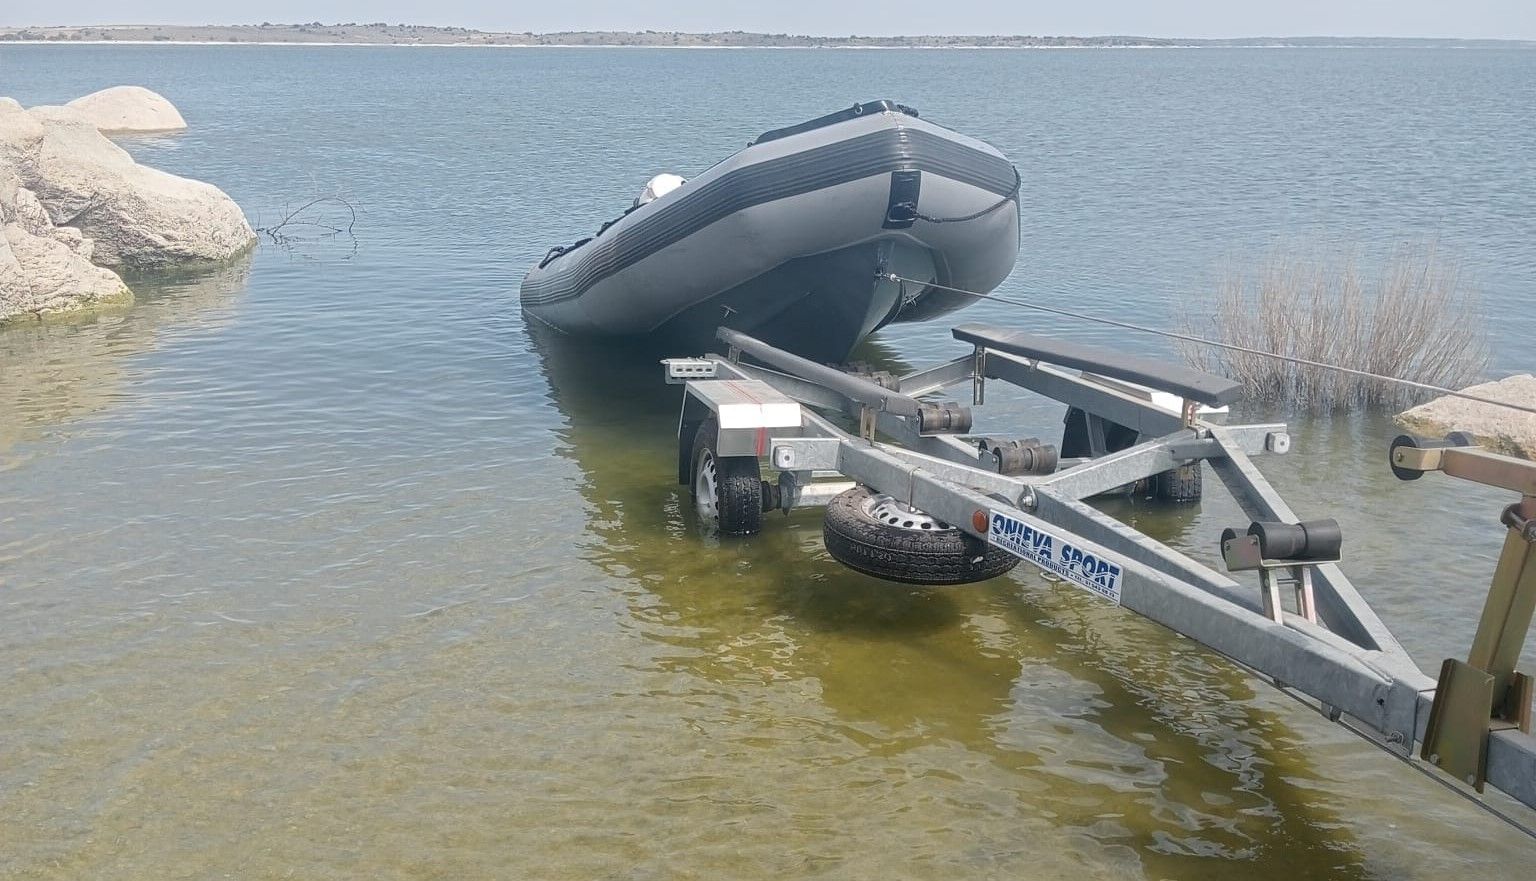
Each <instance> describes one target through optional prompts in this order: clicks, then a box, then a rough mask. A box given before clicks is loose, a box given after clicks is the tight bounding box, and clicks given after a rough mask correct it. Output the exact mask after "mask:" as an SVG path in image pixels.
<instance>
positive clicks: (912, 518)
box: [860, 493, 955, 532]
mask: <svg viewBox="0 0 1536 881" xmlns="http://www.w3.org/2000/svg"><path fill="white" fill-rule="evenodd" d="M860 507H861V508H862V509H863V512H864V516H866V517H868V518H869V519H871V520H873V521H875V522H876V523H879V524H880V525H881V526H885V527H889V528H891V529H906V530H911V531H912V532H945V531H950V530H953V529H955V527H953V526H951V525H949V524H948V523H946V522H944V521H943V520H939V519H938V518H936V517H934V516H932V515H930V514H928V513H926V512H923V511H919V510H918V509H916V508H914V507H912V506H911V505H908V504H905V503H903V502H898V501H897V500H896V499H894V498H892V497H891V496H888V495H886V494H885V493H872V494H870V496H869V498H866V499H865V500H864V501H863V503H862V504H861V505H860Z"/></svg>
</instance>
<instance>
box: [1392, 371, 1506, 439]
mask: <svg viewBox="0 0 1536 881" xmlns="http://www.w3.org/2000/svg"><path fill="white" fill-rule="evenodd" d="M1462 391H1464V392H1466V393H1467V394H1472V395H1477V396H1478V397H1482V398H1488V399H1490V400H1494V401H1507V402H1508V403H1511V404H1519V405H1520V406H1523V407H1536V377H1533V376H1531V374H1529V373H1521V374H1517V375H1515V376H1511V377H1509V378H1507V379H1501V380H1499V381H1497V382H1485V383H1483V384H1481V385H1474V386H1472V387H1471V388H1467V389H1462ZM1397 424H1398V425H1401V426H1403V427H1404V428H1406V429H1408V430H1409V431H1411V432H1413V433H1415V434H1420V435H1424V436H1426V437H1435V438H1438V437H1444V436H1445V435H1446V434H1447V433H1449V432H1452V431H1469V432H1471V433H1472V435H1473V436H1474V437H1476V438H1477V441H1478V443H1479V444H1482V445H1483V446H1485V447H1487V448H1488V449H1490V450H1494V451H1496V452H1500V453H1506V454H1508V455H1511V456H1520V457H1522V458H1525V459H1536V413H1527V412H1524V411H1522V410H1512V409H1510V408H1508V407H1498V406H1495V405H1493V404H1483V403H1479V402H1477V401H1469V400H1466V399H1465V398H1453V397H1449V396H1447V397H1443V398H1436V399H1434V400H1433V401H1430V402H1429V403H1427V404H1420V405H1419V406H1417V407H1414V408H1413V409H1411V410H1405V411H1403V412H1402V413H1399V414H1397Z"/></svg>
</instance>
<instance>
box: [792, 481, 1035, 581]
mask: <svg viewBox="0 0 1536 881" xmlns="http://www.w3.org/2000/svg"><path fill="white" fill-rule="evenodd" d="M821 535H822V541H823V542H824V543H825V544H826V546H827V553H829V554H831V555H832V559H834V560H836V561H838V562H839V563H842V564H843V565H844V566H847V567H848V568H850V569H852V570H854V571H856V572H862V573H864V574H865V575H873V576H874V577H876V578H884V579H885V580H887V581H899V582H902V583H904V584H930V585H940V584H971V583H973V582H977V581H985V580H987V579H988V578H996V577H997V576H999V575H1002V574H1003V573H1005V572H1007V571H1008V570H1010V569H1012V568H1013V567H1014V566H1017V565H1018V564H1019V558H1018V557H1015V556H1013V555H1012V554H1009V553H1008V552H1007V551H1004V550H1002V549H1001V548H996V547H993V546H991V545H990V544H988V543H987V542H984V541H982V540H981V539H979V538H976V537H974V536H972V535H970V534H968V533H966V532H963V531H961V530H960V529H958V528H956V527H954V526H951V525H950V524H948V523H944V522H942V521H939V520H935V519H934V518H932V517H930V516H928V515H927V514H924V513H922V512H920V511H916V510H913V509H912V508H909V507H908V506H906V505H903V504H901V503H900V502H897V501H896V500H895V499H893V498H891V497H890V496H888V495H885V494H883V493H877V492H875V491H874V490H872V489H870V488H869V487H867V486H856V487H854V488H853V489H850V490H848V491H847V492H843V493H839V494H838V495H836V496H834V497H833V498H832V501H830V502H828V503H827V512H826V518H825V519H824V520H823V521H822V529H821Z"/></svg>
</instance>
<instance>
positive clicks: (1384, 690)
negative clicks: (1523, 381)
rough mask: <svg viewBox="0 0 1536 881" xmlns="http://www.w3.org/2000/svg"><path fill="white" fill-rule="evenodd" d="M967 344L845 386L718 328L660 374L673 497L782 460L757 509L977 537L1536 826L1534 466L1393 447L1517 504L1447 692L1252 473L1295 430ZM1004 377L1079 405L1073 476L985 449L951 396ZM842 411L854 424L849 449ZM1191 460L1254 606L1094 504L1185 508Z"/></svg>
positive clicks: (1012, 347)
mask: <svg viewBox="0 0 1536 881" xmlns="http://www.w3.org/2000/svg"><path fill="white" fill-rule="evenodd" d="M953 333H954V336H955V338H956V339H958V340H960V341H962V342H965V343H968V344H970V345H971V346H972V347H973V350H972V352H971V353H969V354H967V355H964V356H963V357H959V358H956V359H954V360H952V361H949V362H947V363H944V364H940V365H938V366H935V367H932V368H929V369H925V370H919V371H916V372H914V373H910V374H907V375H905V376H901V377H892V376H889V375H885V374H867V375H858V374H851V373H849V372H846V371H843V370H839V369H836V368H833V367H828V366H825V365H821V364H817V363H814V362H811V361H808V360H806V359H803V358H800V357H798V356H795V355H793V354H790V353H788V352H785V351H783V350H780V349H776V348H773V347H771V346H768V345H767V344H765V343H762V342H760V341H758V340H755V339H753V338H752V337H749V336H746V335H744V334H741V333H739V332H735V331H731V330H728V329H725V328H722V329H720V331H719V339H720V340H721V341H722V342H724V343H725V344H726V345H727V346H728V347H729V350H728V352H727V354H726V355H724V356H721V355H715V354H711V355H706V356H704V357H702V358H680V359H668V360H667V361H665V362H664V364H665V370H666V376H667V380H668V381H669V382H671V383H676V384H683V385H685V386H686V388H685V393H684V395H683V407H682V415H681V419H680V422H679V433H678V436H679V456H678V477H679V480H680V482H683V483H685V484H691V485H693V486H694V487H695V490H696V491H699V490H701V489H702V490H704V491H705V492H706V493H708V492H710V491H711V490H713V489H714V487H715V486H716V484H713V483H710V482H709V481H710V480H716V479H718V474H716V473H715V472H714V470H713V469H715V468H716V467H717V466H723V465H729V464H731V463H736V464H738V465H741V466H744V470H743V469H737V470H735V471H732V470H731V469H729V468H727V469H725V471H724V472H721V473H733V474H735V475H737V477H740V475H741V474H744V473H746V474H750V475H753V476H755V475H757V474H758V471H757V470H756V469H757V468H758V467H759V464H760V463H761V462H762V461H763V460H765V459H766V461H767V462H768V463H770V465H771V467H772V469H773V470H774V471H777V472H778V480H777V483H776V484H770V483H768V482H762V483H761V485H760V487H759V486H758V484H756V483H754V482H751V481H741V480H738V481H737V482H736V484H735V485H738V486H747V487H751V488H752V489H753V490H754V491H755V492H758V493H760V495H756V496H752V497H751V498H752V499H753V500H755V499H758V498H760V499H761V504H762V508H763V509H764V510H771V509H774V508H779V509H782V510H785V511H788V510H790V509H792V508H799V507H810V506H818V505H827V504H828V503H829V501H831V500H833V499H834V498H835V497H836V496H838V495H840V494H843V493H845V492H849V491H850V490H851V489H852V488H853V487H855V486H856V484H862V485H863V486H866V487H870V488H872V489H873V490H874V491H877V492H879V493H882V494H885V495H886V496H888V497H889V498H890V499H892V500H894V501H896V502H899V503H900V504H901V505H902V506H904V507H902V508H901V510H904V511H912V510H913V509H915V513H916V514H917V516H918V519H923V521H924V522H928V523H931V524H933V525H936V526H937V527H939V528H943V529H954V528H958V529H959V530H963V531H964V533H966V534H967V535H969V536H971V539H968V540H969V541H973V542H977V543H978V546H981V545H980V544H979V543H981V542H985V543H986V544H985V547H986V548H987V549H988V551H989V552H991V551H992V549H995V548H1001V549H1003V550H1005V551H1007V552H1008V553H1010V554H1013V555H1014V556H1016V557H1018V558H1020V559H1022V560H1023V561H1025V562H1028V563H1031V564H1033V565H1034V566H1036V567H1038V568H1039V569H1041V570H1042V571H1043V572H1045V573H1047V575H1048V577H1051V578H1053V579H1055V580H1063V581H1068V582H1071V583H1072V584H1074V585H1075V586H1077V587H1080V588H1083V589H1085V590H1087V591H1089V592H1090V593H1092V594H1094V595H1095V596H1098V597H1100V598H1102V599H1104V600H1107V601H1109V602H1112V603H1116V604H1118V605H1121V606H1124V607H1125V608H1127V609H1130V610H1131V611H1133V612H1136V613H1138V614H1140V615H1143V616H1145V617H1147V618H1150V619H1151V620H1153V621H1156V622H1157V623H1159V624H1162V625H1164V626H1166V627H1168V628H1170V629H1172V630H1174V631H1176V632H1178V633H1180V634H1183V635H1184V636H1187V637H1189V638H1191V639H1194V640H1196V641H1198V642H1200V643H1201V644H1203V645H1205V646H1207V647H1209V648H1211V649H1213V650H1215V651H1217V652H1219V653H1221V654H1223V655H1225V656H1227V657H1228V658H1230V659H1232V660H1233V661H1235V662H1237V663H1238V664H1241V665H1242V666H1244V667H1247V668H1249V669H1251V670H1253V671H1255V672H1256V673H1258V674H1260V675H1262V676H1264V677H1267V678H1269V679H1271V680H1272V681H1273V682H1274V683H1275V684H1276V685H1277V686H1278V687H1280V688H1282V689H1284V690H1286V691H1287V692H1288V693H1291V694H1293V695H1295V696H1298V697H1303V698H1305V699H1310V700H1309V701H1308V702H1309V703H1312V704H1313V705H1314V706H1316V707H1317V708H1318V709H1320V710H1321V712H1322V713H1323V714H1324V715H1325V716H1326V717H1327V718H1329V719H1330V720H1332V721H1335V722H1341V723H1343V724H1345V725H1347V726H1349V727H1350V728H1351V729H1352V730H1355V731H1356V732H1358V733H1362V734H1365V735H1367V736H1369V737H1371V739H1373V740H1374V741H1375V742H1377V744H1378V745H1380V746H1383V747H1384V748H1386V749H1388V750H1391V751H1393V752H1395V753H1397V754H1398V755H1399V756H1401V757H1403V758H1404V759H1405V760H1407V761H1409V762H1414V761H1415V758H1414V755H1415V746H1416V745H1418V746H1419V749H1418V750H1417V753H1418V756H1419V757H1420V758H1421V759H1423V760H1425V761H1427V762H1428V763H1429V764H1430V765H1431V766H1434V767H1437V768H1439V769H1440V770H1441V771H1443V772H1444V773H1445V774H1447V775H1449V776H1450V777H1452V778H1454V779H1455V780H1456V781H1457V785H1460V784H1463V783H1464V784H1466V785H1467V786H1470V787H1472V788H1475V789H1476V790H1477V791H1478V792H1482V791H1483V788H1484V784H1485V782H1486V783H1491V784H1492V785H1493V786H1494V787H1495V788H1496V789H1498V790H1501V791H1502V792H1504V793H1506V794H1507V795H1509V796H1510V797H1512V798H1513V799H1515V800H1517V801H1519V802H1521V803H1523V804H1524V805H1526V806H1527V807H1531V808H1536V737H1532V735H1531V733H1530V722H1531V719H1530V712H1531V681H1532V680H1531V678H1530V677H1528V676H1526V675H1524V674H1521V673H1517V672H1515V670H1514V665H1515V662H1516V660H1517V659H1518V657H1519V654H1520V651H1521V647H1522V645H1523V643H1524V640H1525V635H1526V632H1527V630H1528V629H1529V625H1530V621H1531V615H1532V607H1533V606H1536V553H1533V548H1536V463H1531V462H1524V461H1521V460H1515V459H1510V458H1507V457H1503V456H1498V455H1495V454H1493V453H1489V452H1487V451H1484V450H1482V449H1480V448H1477V447H1475V446H1471V445H1470V439H1469V438H1465V437H1456V436H1452V437H1451V438H1449V439H1447V440H1446V441H1437V442H1425V441H1422V440H1418V439H1413V438H1406V437H1404V438H1399V439H1398V440H1397V441H1396V442H1394V444H1393V447H1392V450H1391V460H1392V463H1391V464H1392V468H1393V470H1394V472H1396V473H1397V474H1398V476H1399V477H1401V478H1403V479H1414V478H1417V477H1419V476H1421V475H1422V474H1423V473H1425V472H1428V471H1435V470H1441V471H1444V472H1445V473H1447V474H1450V475H1453V476H1457V477H1463V478H1467V479H1472V480H1475V481H1478V482H1481V483H1485V484H1490V485H1494V486H1501V487H1503V488H1505V489H1509V490H1512V491H1514V492H1516V493H1518V494H1519V495H1520V497H1521V500H1520V501H1519V502H1517V503H1515V504H1513V505H1511V506H1510V507H1509V508H1508V509H1506V511H1505V512H1504V518H1503V523H1504V524H1505V526H1506V527H1507V528H1508V537H1507V540H1506V546H1505V550H1504V554H1503V556H1502V557H1501V559H1500V562H1499V567H1498V571H1497V572H1496V574H1495V576H1494V579H1493V585H1492V588H1491V590H1490V593H1489V598H1488V601H1487V604H1486V607H1485V609H1484V612H1483V616H1482V619H1481V622H1480V625H1479V627H1478V635H1477V638H1476V640H1475V642H1474V646H1473V649H1472V652H1471V654H1470V655H1469V657H1468V659H1467V661H1466V662H1462V661H1457V660H1448V661H1447V662H1446V664H1445V667H1444V669H1443V670H1442V673H1441V677H1440V680H1439V682H1438V683H1437V682H1436V680H1434V679H1431V678H1430V677H1428V676H1427V675H1425V674H1424V673H1423V672H1422V671H1421V670H1420V669H1419V667H1418V666H1417V665H1416V664H1415V663H1414V662H1413V661H1412V659H1410V657H1409V656H1408V654H1407V653H1406V652H1405V651H1404V650H1403V648H1402V646H1401V645H1399V644H1398V642H1397V640H1396V639H1395V638H1394V637H1393V635H1392V634H1391V632H1390V631H1389V630H1388V629H1387V627H1386V626H1385V625H1384V624H1383V623H1382V621H1381V620H1380V619H1379V618H1378V617H1377V616H1376V614H1375V613H1374V612H1373V611H1372V610H1371V607H1370V605H1369V604H1368V603H1367V602H1366V601H1365V599H1364V598H1362V597H1361V596H1360V594H1359V593H1358V592H1357V591H1356V590H1355V588H1354V587H1353V586H1352V585H1351V584H1350V582H1349V580H1348V579H1347V578H1346V577H1345V576H1344V574H1343V572H1342V571H1341V570H1340V568H1339V566H1338V565H1337V560H1338V549H1339V536H1338V534H1337V527H1336V526H1335V525H1334V524H1333V523H1332V521H1314V522H1311V523H1301V524H1298V522H1297V517H1296V515H1295V513H1294V512H1293V511H1292V510H1291V509H1290V508H1289V507H1288V506H1287V505H1286V503H1285V501H1284V500H1282V499H1281V498H1280V496H1279V494H1278V493H1277V492H1276V491H1275V489H1274V488H1273V487H1272V486H1270V484H1269V483H1268V482H1267V481H1266V480H1265V479H1264V477H1263V476H1262V475H1261V474H1260V473H1259V471H1258V469H1257V468H1255V467H1254V464H1253V461H1252V459H1251V458H1250V457H1252V456H1256V455H1266V454H1282V453H1285V452H1287V451H1288V450H1289V448H1290V437H1289V435H1288V434H1287V432H1286V427H1285V425H1283V424H1259V425H1225V424H1221V416H1222V415H1224V413H1225V408H1226V405H1228V404H1230V403H1231V402H1233V401H1234V400H1236V399H1237V398H1238V397H1239V395H1240V393H1241V388H1240V387H1239V386H1237V385H1236V384H1234V383H1232V382H1230V381H1229V380H1227V379H1225V378H1223V377H1219V376H1214V375H1211V374H1206V373H1202V372H1199V371H1195V370H1192V369H1189V368H1185V367H1182V366H1177V365H1170V364H1167V363H1163V362H1159V361H1155V360H1151V359H1146V358H1139V357H1130V356H1125V355H1122V354H1120V353H1118V352H1113V351H1109V350H1105V349H1099V348H1096V347H1090V346H1084V345H1080V344H1075V343H1069V342H1063V341H1060V340H1055V339H1051V338H1048V337H1041V336H1036V335H1032V334H1026V333H1021V332H1017V331H1010V330H1004V329H999V328H993V327H988V326H984V325H975V324H971V325H963V326H961V327H958V328H955V329H954V331H953ZM744 357H745V358H747V359H750V362H749V361H747V360H744ZM989 381H1000V382H1006V383H1010V384H1012V385H1015V386H1018V387H1021V388H1024V389H1029V390H1032V391H1035V392H1038V393H1040V394H1043V395H1046V396H1047V397H1049V398H1052V399H1055V400H1056V401H1059V402H1062V403H1064V404H1066V405H1068V406H1069V408H1071V409H1070V410H1069V418H1068V430H1067V434H1068V436H1067V437H1066V438H1065V439H1064V443H1065V444H1066V445H1067V446H1068V447H1076V448H1077V449H1076V450H1073V449H1067V450H1065V452H1067V453H1069V454H1072V455H1069V456H1063V457H1059V461H1057V459H1058V454H1057V451H1056V450H1055V449H1053V448H1052V447H1050V446H1048V445H1045V444H1041V443H1039V442H1038V441H1035V440H1034V439H1028V440H1017V441H997V440H994V439H990V438H981V439H978V438H974V437H970V436H969V434H968V433H969V432H970V429H971V411H970V408H969V407H965V406H961V405H959V404H958V403H954V402H941V401H938V400H936V396H937V395H939V393H941V392H942V391H943V390H944V389H947V388H949V387H952V386H958V385H966V384H968V385H970V386H971V392H972V402H971V403H972V404H973V405H981V404H982V403H983V402H984V401H985V392H986V384H987V383H988V382H989ZM1218 408H1219V409H1218ZM815 411H820V412H815ZM822 414H827V415H822ZM827 416H832V417H834V418H837V419H839V421H840V422H842V423H843V424H847V425H850V426H852V425H855V424H856V425H857V434H854V433H850V432H849V431H844V430H843V429H841V428H839V427H838V425H836V424H834V423H833V422H832V421H830V420H829V419H828V418H827ZM1074 421H1075V425H1074ZM701 427H703V428H704V430H705V432H707V433H708V434H709V436H707V437H701V436H700V435H701V431H700V429H701ZM700 449H707V450H708V452H709V454H710V455H711V456H713V457H718V461H716V462H710V463H709V466H708V468H709V470H710V473H709V474H706V475H702V476H701V475H700V474H697V473H694V472H695V471H696V470H697V469H696V465H697V462H698V460H699V459H700V457H699V455H698V451H699V450H700ZM706 458H708V457H706ZM1198 462H1205V463H1206V464H1207V465H1209V466H1210V469H1209V470H1210V471H1211V472H1213V473H1214V474H1215V476H1216V477H1217V478H1219V480H1220V482H1221V484H1222V485H1223V486H1224V487H1225V488H1226V489H1227V490H1228V491H1229V492H1230V493H1231V494H1232V496H1233V497H1234V498H1235V499H1236V501H1237V502H1238V504H1239V505H1240V506H1241V507H1242V509H1243V511H1244V512H1245V514H1246V515H1247V516H1248V517H1250V518H1252V520H1253V521H1254V522H1253V523H1252V525H1251V526H1249V527H1248V528H1247V529H1246V530H1244V529H1242V528H1238V529H1229V530H1227V531H1226V533H1225V534H1224V535H1223V536H1222V537H1221V550H1222V555H1223V559H1224V560H1225V561H1226V564H1227V568H1228V570H1229V571H1247V570H1256V571H1257V572H1258V573H1259V589H1255V586H1254V585H1253V584H1252V583H1247V584H1241V583H1239V582H1238V581H1236V580H1234V579H1233V578H1232V577H1230V576H1229V575H1227V574H1224V573H1221V572H1217V571H1215V570H1213V569H1210V568H1208V567H1206V566H1204V565H1202V564H1201V563H1199V562H1197V561H1195V560H1193V559H1191V558H1190V557H1188V556H1186V555H1184V554H1182V553H1180V552H1179V551H1177V550H1175V549H1173V548H1171V547H1169V546H1167V545H1165V544H1163V543H1161V542H1159V541H1156V540H1154V539H1152V538H1150V537H1148V536H1147V535H1145V534H1143V533H1141V532H1139V531H1137V530H1136V529H1134V528H1133V527H1131V526H1129V525H1127V524H1125V523H1122V522H1120V521H1118V520H1116V519H1114V518H1113V517H1110V516H1109V515H1107V514H1105V513H1103V512H1101V511H1099V510H1098V509H1096V508H1094V507H1093V506H1091V505H1089V504H1087V503H1086V502H1085V501H1084V500H1085V499H1088V498H1090V497H1093V496H1095V495H1099V494H1102V493H1105V492H1108V491H1112V490H1115V489H1116V488H1120V487H1125V486H1127V485H1130V484H1135V483H1136V482H1138V481H1142V480H1149V479H1153V480H1155V479H1157V477H1158V476H1159V475H1163V476H1165V477H1166V476H1168V475H1183V476H1184V478H1185V488H1186V490H1187V489H1188V488H1189V487H1188V485H1187V481H1188V477H1189V475H1190V472H1191V471H1194V472H1195V473H1196V474H1198V465H1196V467H1195V468H1194V469H1191V468H1189V467H1188V466H1191V465H1192V464H1194V463H1198ZM1181 469H1182V470H1181ZM706 478H707V480H706ZM1195 489H1196V490H1198V484H1195ZM1196 494H1197V493H1196ZM734 502H735V503H737V504H739V503H740V499H736V500H734ZM708 503H710V504H714V503H717V500H714V499H711V500H709V502H708ZM755 503H756V502H755V501H753V504H755ZM924 515H926V517H924ZM893 522H894V521H893ZM950 524H953V527H951V526H950ZM908 525H910V522H909V523H908ZM924 528H927V527H924ZM1214 540H1215V537H1214V536H1213V541H1214ZM1282 586H1289V587H1291V588H1293V591H1282V590H1281V587H1282ZM1288 594H1289V595H1288ZM1464 791H1465V790H1464Z"/></svg>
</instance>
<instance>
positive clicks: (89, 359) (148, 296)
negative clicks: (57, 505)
mask: <svg viewBox="0 0 1536 881" xmlns="http://www.w3.org/2000/svg"><path fill="white" fill-rule="evenodd" d="M250 262H251V261H250V255H248V254H247V255H243V256H241V257H239V258H237V259H236V260H235V261H234V262H232V263H229V264H225V265H222V266H218V267H215V268H209V269H200V270H195V271H189V272H186V273H183V274H180V275H168V276H158V277H152V278H138V279H132V280H131V283H132V287H133V288H134V291H135V294H134V296H135V297H136V298H137V305H136V306H133V307H130V308H126V309H122V310H117V309H113V310H108V311H105V312H102V313H98V314H88V315H81V316H71V317H67V318H64V319H60V320H54V321H46V322H36V323H24V324H21V323H18V324H13V325H10V326H7V327H6V328H5V332H4V333H0V414H4V418H0V469H3V468H4V467H5V462H6V459H5V458H4V457H5V455H6V451H7V450H8V449H9V448H11V447H12V446H14V445H15V444H16V442H17V441H18V440H21V439H23V438H26V439H29V440H35V439H36V438H37V437H38V436H39V434H40V432H42V431H44V430H45V428H46V427H47V426H52V425H58V424H61V423H69V422H72V421H74V420H77V419H80V418H82V417H84V416H88V415H91V414H93V413H96V412H98V411H100V410H101V409H103V408H105V407H108V406H111V405H112V404H113V403H116V402H120V401H123V400H125V399H127V398H129V397H131V390H129V389H127V388H125V386H127V385H131V384H132V382H133V376H132V375H131V374H129V373H127V372H126V368H125V362H127V361H129V360H130V359H132V358H134V357H136V356H139V355H142V354H144V353H146V352H148V351H150V350H151V349H153V348H154V347H155V346H157V345H158V344H159V342H160V340H161V339H163V338H164V337H166V336H168V335H173V334H177V333H183V332H189V331H204V332H206V331H213V330H216V329H217V328H218V326H219V325H220V323H221V322H223V321H224V320H225V319H226V318H227V317H228V314H229V310H230V307H231V306H232V305H233V304H234V302H235V300H236V299H237V298H238V297H239V295H240V293H241V292H242V291H244V290H245V287H246V284H247V283H248V281H249V276H250Z"/></svg>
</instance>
